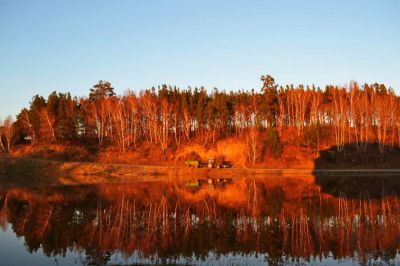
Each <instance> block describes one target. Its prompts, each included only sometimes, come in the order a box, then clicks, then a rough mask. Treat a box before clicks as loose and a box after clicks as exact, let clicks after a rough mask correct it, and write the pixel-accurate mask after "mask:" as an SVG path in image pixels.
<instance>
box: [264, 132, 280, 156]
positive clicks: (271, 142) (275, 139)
mask: <svg viewBox="0 0 400 266" xmlns="http://www.w3.org/2000/svg"><path fill="white" fill-rule="evenodd" d="M264 151H265V152H268V153H269V154H271V155H272V156H274V157H275V158H279V157H280V156H281V155H282V151H283V145H282V143H281V141H280V139H279V135H278V133H277V132H276V130H275V129H273V128H269V129H268V130H267V134H266V136H265V139H264Z"/></svg>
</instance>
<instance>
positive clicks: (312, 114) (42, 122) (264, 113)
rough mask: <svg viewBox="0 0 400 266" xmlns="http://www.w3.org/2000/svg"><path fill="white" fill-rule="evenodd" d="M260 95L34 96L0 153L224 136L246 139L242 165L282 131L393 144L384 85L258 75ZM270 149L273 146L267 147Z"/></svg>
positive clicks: (391, 100)
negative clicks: (27, 147) (14, 148)
mask: <svg viewBox="0 0 400 266" xmlns="http://www.w3.org/2000/svg"><path fill="white" fill-rule="evenodd" d="M261 80H262V82H263V86H262V89H261V90H260V91H254V90H251V91H244V90H239V91H235V92H233V91H231V92H225V91H220V90H218V89H214V90H213V91H212V92H211V93H208V92H207V91H206V90H205V89H204V88H194V89H191V88H188V89H179V88H177V87H171V86H167V85H162V86H160V87H158V88H157V89H156V88H152V89H148V90H144V91H141V92H138V93H135V92H132V91H127V92H125V94H124V95H123V96H116V95H115V93H114V89H113V87H112V85H111V84H110V83H109V82H104V81H100V82H99V83H98V84H96V85H95V86H94V87H93V88H92V89H90V94H89V97H88V98H77V97H72V96H71V95H70V94H69V93H56V92H53V93H52V94H50V95H49V96H48V97H47V99H45V98H44V97H42V96H39V95H36V96H34V97H33V99H32V101H31V102H30V106H29V108H24V109H23V110H21V112H20V113H19V114H18V115H17V118H16V121H15V122H13V121H12V119H11V118H7V119H6V120H5V121H4V122H3V123H2V126H1V127H0V128H1V141H0V143H1V146H0V149H2V150H4V151H8V150H10V149H11V145H12V143H21V142H30V143H43V142H44V143H61V144H63V143H69V144H71V143H72V144H74V143H76V144H83V145H92V146H93V145H96V146H98V147H104V146H110V145H115V146H116V147H118V148H119V149H120V151H121V152H126V151H127V150H130V149H135V148H137V147H139V146H140V145H142V144H143V143H144V142H146V143H151V144H153V145H155V146H157V147H160V149H162V151H164V152H165V151H167V150H168V149H176V148H177V147H179V146H180V145H182V144H184V143H189V142H197V143H201V144H202V145H204V146H208V147H211V146H212V145H213V144H214V143H215V142H216V141H218V140H220V139H223V138H227V137H238V138H242V139H243V140H245V142H246V144H247V148H248V158H249V161H251V162H255V161H256V160H257V159H258V158H259V156H260V153H261V147H262V146H263V145H262V143H264V142H265V141H266V140H267V141H270V142H271V141H272V142H279V138H281V137H282V134H285V133H284V132H290V134H295V136H296V137H297V138H298V139H303V140H304V139H306V140H307V141H306V143H307V145H310V146H316V149H318V148H319V143H320V142H321V141H322V140H323V139H324V138H328V135H329V134H332V136H331V137H332V138H333V135H334V138H335V141H336V146H337V148H338V150H339V151H342V150H343V149H344V146H345V145H346V144H354V145H355V146H356V147H357V149H359V150H360V151H363V152H366V147H367V144H368V143H377V144H378V145H379V147H380V148H379V151H380V152H381V153H383V152H384V147H385V145H388V146H390V147H397V146H400V112H399V104H400V101H399V98H398V97H397V96H396V95H395V93H394V92H393V90H392V89H390V88H387V87H386V86H385V85H383V84H372V85H369V84H364V85H362V86H359V85H358V84H357V83H355V82H352V83H351V84H350V85H349V86H348V87H338V86H326V87H325V88H324V89H320V88H319V87H315V86H311V87H310V86H306V87H305V86H302V85H299V86H297V87H295V86H293V85H286V86H278V85H277V84H275V81H274V79H273V78H272V77H271V76H269V75H267V76H262V78H261ZM271 145H276V143H275V144H274V143H272V144H271Z"/></svg>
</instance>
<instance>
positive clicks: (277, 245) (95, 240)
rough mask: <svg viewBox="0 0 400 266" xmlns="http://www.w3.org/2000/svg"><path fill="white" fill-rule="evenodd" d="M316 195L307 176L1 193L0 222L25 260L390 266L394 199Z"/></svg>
mask: <svg viewBox="0 0 400 266" xmlns="http://www.w3.org/2000/svg"><path fill="white" fill-rule="evenodd" d="M319 178H320V179H318V178H317V180H319V181H318V183H319V184H321V182H322V181H323V177H319ZM338 178H339V177H338ZM321 180H322V181H321ZM326 182H328V183H329V182H331V181H329V179H327V181H326ZM341 182H344V181H341ZM339 183H340V182H339ZM325 185H326V184H325ZM322 191H326V188H323V190H321V186H319V185H318V184H317V183H316V182H315V180H314V178H313V177H311V176H310V177H297V178H288V177H279V178H276V177H268V178H243V179H233V180H232V179H220V180H216V179H211V180H210V179H202V180H190V181H184V182H171V181H162V180H160V181H152V182H140V183H135V184H109V185H93V186H63V187H49V188H39V189H21V188H12V189H7V190H3V191H1V203H0V223H1V225H2V227H3V228H4V229H5V228H7V227H8V226H11V227H12V230H13V231H14V233H15V235H16V236H17V237H24V241H25V247H26V249H27V251H29V252H36V251H37V250H39V249H42V250H43V252H44V254H45V255H46V256H56V255H66V254H67V253H68V252H69V251H71V250H78V251H84V254H85V258H84V262H85V263H89V262H90V263H92V264H106V263H107V262H109V261H110V259H111V257H112V256H113V255H115V254H119V255H120V256H122V260H121V263H124V262H129V261H131V262H132V260H130V259H132V258H135V259H140V260H145V261H147V262H149V263H167V262H168V263H171V262H182V263H186V262H189V263H194V262H201V261H209V260H210V258H211V257H212V258H213V260H215V261H219V260H222V259H224V261H225V263H226V264H230V263H233V264H237V261H236V262H235V259H243V258H247V259H250V258H251V259H256V260H257V259H261V260H262V261H263V260H265V261H266V262H268V263H269V264H270V265H279V264H284V263H299V262H302V263H307V262H315V261H319V259H322V260H326V259H327V258H329V259H331V260H333V261H339V260H343V259H345V260H349V261H351V260H353V259H356V260H358V261H359V262H361V263H365V264H368V262H370V261H371V260H374V259H379V260H380V261H386V262H388V263H393V262H394V261H395V260H396V259H397V260H398V258H397V257H396V256H397V250H398V248H399V244H400V209H399V204H398V199H397V196H396V195H395V193H390V194H386V196H383V197H377V196H376V195H374V197H368V193H366V192H368V191H359V193H358V195H362V197H356V195H357V193H355V194H354V195H351V197H347V196H346V195H345V194H344V193H343V192H341V193H333V194H329V193H325V192H322ZM381 195H385V194H382V193H381ZM0 241H1V240H0ZM125 259H126V261H125Z"/></svg>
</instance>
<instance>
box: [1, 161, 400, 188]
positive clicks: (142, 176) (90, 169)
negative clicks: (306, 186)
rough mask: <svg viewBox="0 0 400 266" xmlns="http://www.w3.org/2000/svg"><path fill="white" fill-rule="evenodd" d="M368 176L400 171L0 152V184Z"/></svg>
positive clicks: (393, 173)
mask: <svg viewBox="0 0 400 266" xmlns="http://www.w3.org/2000/svg"><path fill="white" fill-rule="evenodd" d="M270 175H274V176H277V177H279V176H298V177H301V176H312V175H329V176H343V175H346V176H370V175H400V169H328V168H327V169H314V168H235V167H234V168H227V169H215V168H214V169H208V168H197V169H196V168H188V167H187V166H185V165H169V166H162V165H132V164H115V163H91V162H65V161H58V160H47V159H36V158H24V157H13V156H7V155H1V156H0V185H1V186H43V185H46V186H48V185H73V184H97V183H125V182H133V181H141V180H152V179H154V180H156V179H174V180H177V179H179V180H190V179H196V178H204V177H211V178H220V177H225V178H226V177H229V178H240V177H246V176H247V177H265V176H270Z"/></svg>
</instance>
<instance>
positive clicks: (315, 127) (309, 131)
mask: <svg viewBox="0 0 400 266" xmlns="http://www.w3.org/2000/svg"><path fill="white" fill-rule="evenodd" d="M327 138H328V132H327V130H326V128H325V127H323V126H321V124H320V123H316V124H311V125H310V126H308V127H306V128H305V129H304V132H303V141H302V142H303V144H302V145H303V146H308V147H311V148H319V147H318V146H319V144H320V142H321V141H325V140H327Z"/></svg>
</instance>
